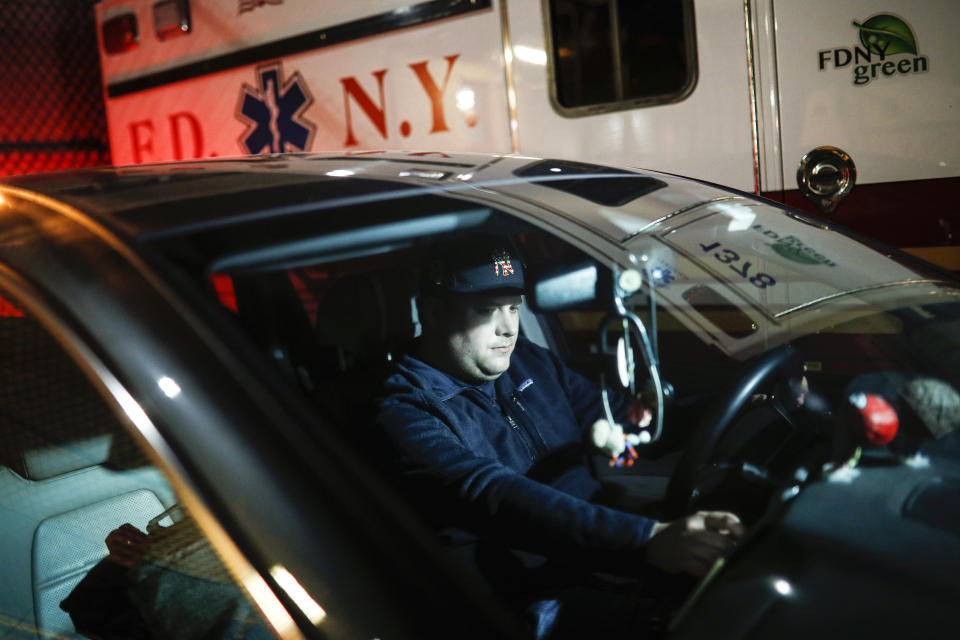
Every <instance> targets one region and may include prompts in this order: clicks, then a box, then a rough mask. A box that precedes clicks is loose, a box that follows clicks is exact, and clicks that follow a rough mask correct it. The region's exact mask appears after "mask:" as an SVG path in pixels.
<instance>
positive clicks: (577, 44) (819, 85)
mask: <svg viewBox="0 0 960 640" xmlns="http://www.w3.org/2000/svg"><path fill="white" fill-rule="evenodd" d="M96 20H97V32H98V38H99V46H100V59H101V70H102V76H103V83H104V96H105V101H106V109H107V119H108V129H109V135H110V148H111V153H112V157H113V161H114V163H115V164H120V165H126V164H139V163H149V162H156V161H163V160H185V159H193V158H203V157H219V156H236V155H247V154H275V153H280V152H291V151H292V152H296V151H318V150H343V151H344V152H348V153H365V152H370V151H375V150H384V149H391V150H398V149H413V150H418V152H419V153H423V154H427V155H430V154H442V153H444V152H450V151H485V152H491V151H492V152H500V153H513V154H522V155H532V156H540V157H561V158H568V159H576V160H579V161H583V162H588V163H589V162H602V163H605V164H615V165H621V166H625V167H634V168H650V169H658V170H661V171H667V172H670V173H677V174H682V175H687V176H693V177H696V178H699V179H702V180H705V181H708V182H714V183H719V184H723V185H726V186H731V187H734V188H737V189H740V190H743V191H749V192H754V193H759V194H761V195H764V196H766V197H768V198H771V199H773V200H777V201H780V202H784V203H786V204H789V205H791V206H794V207H797V208H801V209H806V210H808V211H811V212H814V213H816V214H817V215H818V216H820V219H821V220H822V221H823V223H824V225H827V226H829V225H839V226H842V227H845V228H847V229H850V230H852V231H854V232H856V233H860V234H863V235H865V236H870V237H872V238H875V239H878V240H880V241H881V242H884V243H886V244H888V245H889V246H891V247H896V248H900V249H903V250H905V251H908V252H910V253H913V254H915V255H919V256H921V257H923V258H926V259H927V260H930V261H931V262H933V263H936V264H939V265H940V266H942V267H944V268H946V269H949V270H954V271H956V270H960V206H958V204H957V198H956V196H955V192H957V191H958V189H960V38H958V37H957V34H956V33H955V32H954V30H955V28H957V27H960V3H957V2H956V1H955V0H920V1H917V0H804V1H802V2H801V1H800V0H426V1H422V2H415V1H414V0H350V1H344V0H106V1H104V2H101V3H100V4H98V5H97V6H96Z"/></svg>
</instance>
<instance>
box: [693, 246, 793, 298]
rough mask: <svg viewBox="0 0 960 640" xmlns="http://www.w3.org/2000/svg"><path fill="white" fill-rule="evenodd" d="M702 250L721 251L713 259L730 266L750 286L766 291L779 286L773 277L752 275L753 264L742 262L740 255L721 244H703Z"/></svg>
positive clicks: (759, 274)
mask: <svg viewBox="0 0 960 640" xmlns="http://www.w3.org/2000/svg"><path fill="white" fill-rule="evenodd" d="M700 248H701V249H703V250H704V252H707V251H713V250H714V249H719V251H717V252H716V253H714V254H713V257H714V258H716V259H717V260H719V261H720V262H722V263H723V264H725V265H727V266H729V267H730V269H732V270H733V272H734V273H736V274H737V275H738V276H740V277H741V278H743V279H744V280H747V281H748V282H749V283H750V284H752V285H753V286H755V287H757V288H758V289H766V288H767V287H772V286H773V285H775V284H777V281H776V280H774V279H773V276H771V275H768V274H766V273H762V272H757V273H754V274H753V275H750V268H751V267H752V266H753V263H752V262H749V261H743V262H741V260H740V254H738V253H737V252H736V251H734V250H732V249H724V248H721V244H720V243H719V242H714V243H713V244H703V243H702V242H701V243H700Z"/></svg>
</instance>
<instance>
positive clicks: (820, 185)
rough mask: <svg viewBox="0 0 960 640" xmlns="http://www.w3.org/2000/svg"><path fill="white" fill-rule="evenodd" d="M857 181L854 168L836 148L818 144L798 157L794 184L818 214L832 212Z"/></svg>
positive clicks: (849, 159)
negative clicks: (798, 162) (815, 208)
mask: <svg viewBox="0 0 960 640" xmlns="http://www.w3.org/2000/svg"><path fill="white" fill-rule="evenodd" d="M856 182H857V167H856V165H855V164H853V159H852V158H851V157H850V156H849V155H847V153H846V152H844V151H842V150H841V149H837V148H836V147H829V146H827V147H817V148H816V149H814V150H813V151H810V152H809V153H807V154H806V155H805V156H803V158H801V159H800V166H799V167H797V186H798V187H799V188H800V193H802V194H803V195H804V196H806V197H807V199H808V200H810V202H812V203H813V204H814V205H815V206H816V207H817V209H819V210H820V212H821V213H823V214H827V213H833V211H834V209H836V208H837V205H839V204H840V202H841V201H842V200H843V199H844V198H846V197H847V196H848V195H850V192H851V191H852V190H853V185H854V184H855V183H856Z"/></svg>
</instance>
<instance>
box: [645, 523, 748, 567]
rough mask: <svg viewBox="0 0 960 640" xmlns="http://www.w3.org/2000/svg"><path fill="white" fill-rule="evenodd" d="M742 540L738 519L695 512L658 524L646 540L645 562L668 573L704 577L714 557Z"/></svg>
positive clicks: (724, 553) (715, 558)
mask: <svg viewBox="0 0 960 640" xmlns="http://www.w3.org/2000/svg"><path fill="white" fill-rule="evenodd" d="M741 537H743V525H742V524H740V519H739V518H738V517H737V516H735V515H733V514H732V513H729V512H727V511H698V512H696V513H694V514H693V515H689V516H687V517H685V518H681V519H679V520H674V521H673V522H658V523H657V524H656V525H654V527H653V535H652V536H651V537H650V540H649V541H647V550H646V558H647V562H649V563H650V564H652V565H653V566H655V567H658V568H660V569H663V570H664V571H666V572H667V573H680V572H681V571H682V572H685V573H689V574H691V575H694V576H696V577H698V578H700V577H702V576H704V575H705V574H706V573H707V571H709V570H710V567H712V566H713V564H714V562H716V561H717V558H719V557H721V556H724V555H726V554H727V553H729V552H730V551H731V550H732V549H733V547H734V546H735V545H736V541H737V540H739V539H740V538H741Z"/></svg>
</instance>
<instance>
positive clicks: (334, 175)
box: [2, 152, 731, 242]
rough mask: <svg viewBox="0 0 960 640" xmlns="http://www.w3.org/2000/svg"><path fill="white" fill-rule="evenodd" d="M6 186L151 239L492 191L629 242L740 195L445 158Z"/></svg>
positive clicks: (387, 155)
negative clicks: (657, 225) (676, 216)
mask: <svg viewBox="0 0 960 640" xmlns="http://www.w3.org/2000/svg"><path fill="white" fill-rule="evenodd" d="M2 184H5V185H7V186H9V187H14V188H21V189H27V190H30V191H33V192H37V193H40V194H43V195H46V196H49V197H52V198H55V199H57V200H59V201H62V202H64V203H66V204H68V205H71V206H73V207H74V208H76V209H78V210H80V211H82V212H83V213H84V214H86V215H89V216H91V217H92V218H94V219H95V220H96V221H98V222H99V223H101V224H103V225H104V226H106V227H108V228H109V229H111V230H112V231H113V232H114V233H118V234H119V235H122V236H125V237H128V238H142V239H150V238H155V237H174V236H178V235H183V234H189V233H191V232H193V231H196V230H198V229H215V228H219V227H225V226H231V225H235V224H238V223H242V222H245V221H251V220H255V219H262V218H266V217H269V218H275V217H283V216H286V215H291V214H295V213H297V212H302V211H304V210H310V211H311V212H316V211H320V210H324V209H334V208H340V207H344V206H350V205H358V204H363V203H365V202H371V201H383V200H396V199H403V198H409V197H414V196H422V195H427V194H438V193H449V194H459V195H462V196H470V195H476V194H479V193H481V192H482V195H483V198H484V200H485V201H486V202H488V203H490V204H491V205H494V206H496V205H497V204H498V203H501V204H506V203H513V204H515V203H516V202H518V201H527V202H530V201H531V200H535V201H537V202H538V203H539V204H540V206H545V207H547V208H548V209H550V210H551V211H552V212H554V213H556V214H558V215H560V216H561V217H565V218H567V219H568V220H570V221H571V222H573V223H575V224H577V225H580V226H586V227H588V228H590V229H591V230H593V231H594V232H596V233H598V234H600V235H601V236H604V237H605V238H607V239H608V240H611V241H613V242H620V241H623V240H625V239H627V238H629V237H631V236H633V235H635V234H636V233H637V232H640V231H642V230H643V229H644V227H646V226H648V225H649V224H651V223H653V222H655V221H656V220H658V219H662V218H665V217H669V216H670V215H671V214H673V213H675V212H677V211H680V210H683V209H687V208H690V207H692V206H696V205H697V204H700V203H703V202H707V201H710V200H714V199H717V198H723V197H730V195H731V193H730V192H728V191H724V190H721V189H719V188H717V187H714V186H710V185H707V184H704V183H701V182H697V181H694V180H690V179H686V178H680V177H677V176H670V175H666V174H660V173H656V172H650V171H640V170H630V169H620V168H612V167H604V166H600V165H593V164H587V163H579V162H570V161H563V160H552V159H542V158H530V157H521V156H504V155H488V154H476V153H469V154H465V153H461V154H450V153H440V152H421V153H404V152H360V153H353V154H344V153H342V152H341V153H312V154H294V155H290V154H285V155H265V156H250V157H243V158H231V159H212V160H202V161H195V162H180V163H165V164H155V165H138V166H128V167H104V168H95V169H86V170H73V171H66V172H55V173H50V174H34V175H28V176H19V177H15V178H7V179H5V180H4V181H3V182H2ZM597 205H600V206H599V207H598V206H597ZM358 224H362V222H358Z"/></svg>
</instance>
